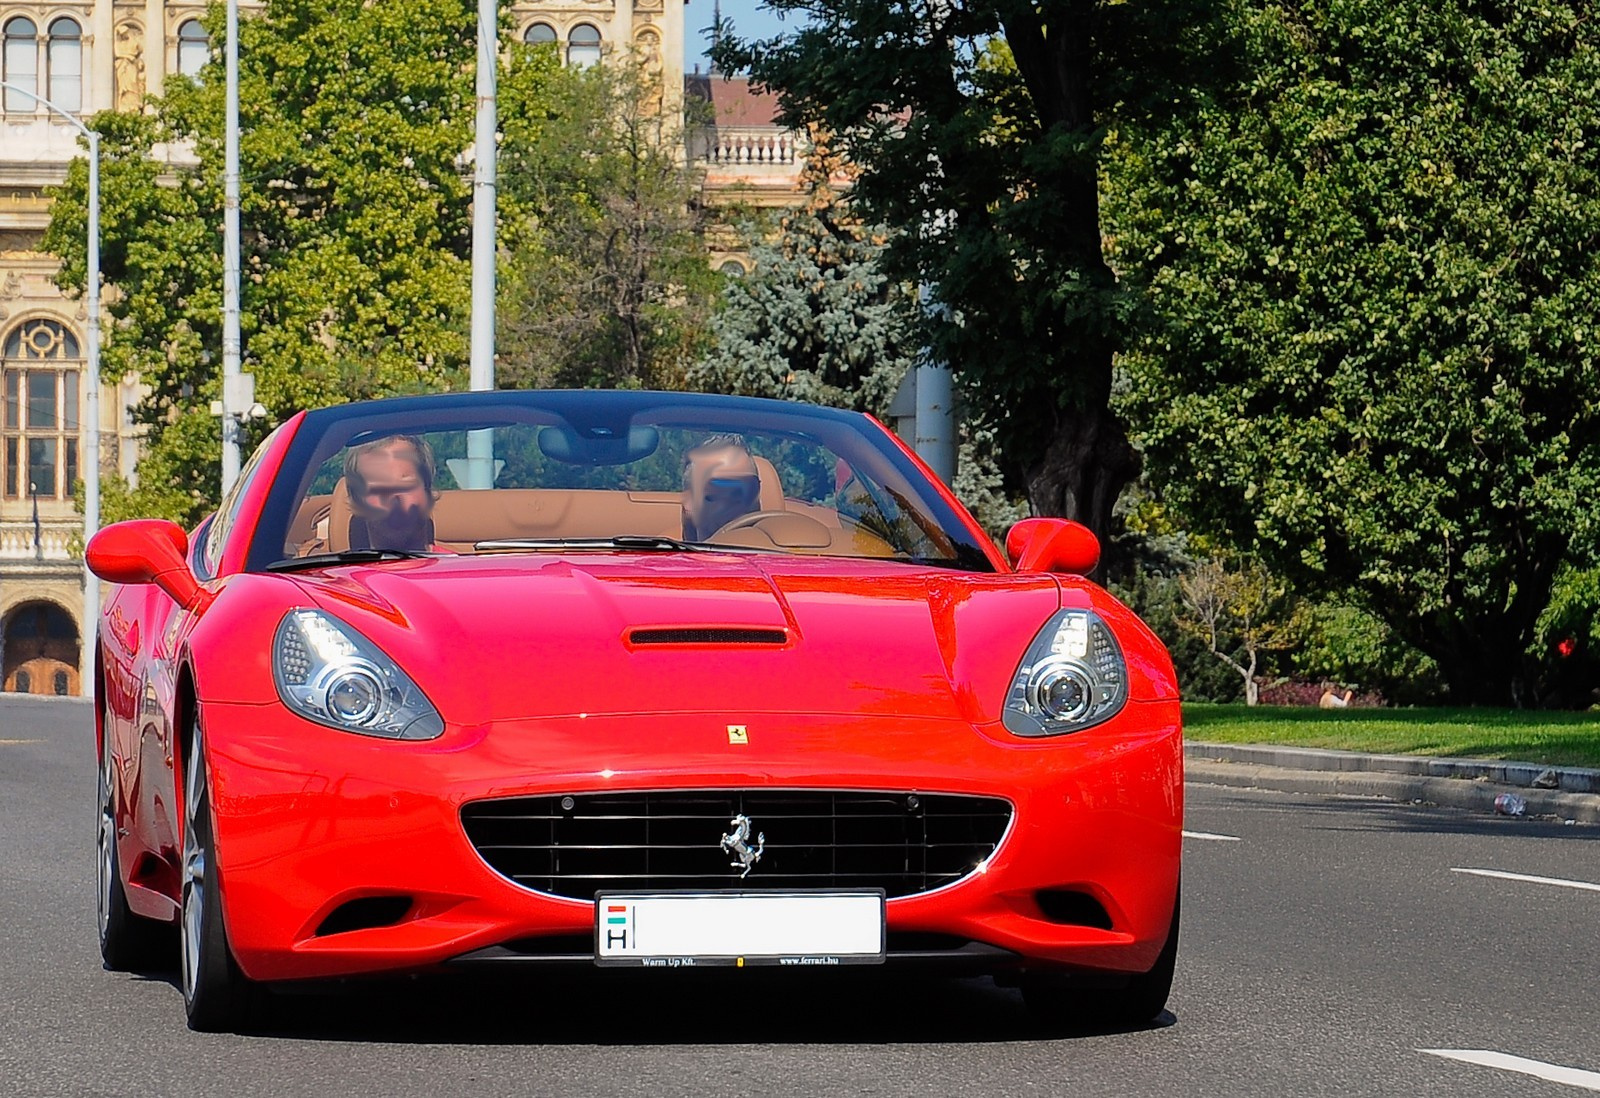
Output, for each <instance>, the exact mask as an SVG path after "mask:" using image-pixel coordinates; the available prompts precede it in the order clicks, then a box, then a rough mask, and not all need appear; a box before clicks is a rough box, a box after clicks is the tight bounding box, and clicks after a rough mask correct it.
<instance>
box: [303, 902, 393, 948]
mask: <svg viewBox="0 0 1600 1098" xmlns="http://www.w3.org/2000/svg"><path fill="white" fill-rule="evenodd" d="M410 910H411V897H410V896H365V897H362V898H361V899H359V900H351V901H349V902H348V903H343V904H340V905H339V906H338V907H336V908H334V909H333V910H332V911H330V912H329V913H328V917H327V918H326V919H324V920H322V925H321V926H319V927H317V937H319V938H326V937H327V936H328V935H330V934H348V933H349V932H350V931H352V930H375V929H376V928H378V927H381V926H393V925H394V924H395V923H398V922H399V921H400V920H401V919H403V918H405V917H406V914H407V913H408V912H409V911H410Z"/></svg>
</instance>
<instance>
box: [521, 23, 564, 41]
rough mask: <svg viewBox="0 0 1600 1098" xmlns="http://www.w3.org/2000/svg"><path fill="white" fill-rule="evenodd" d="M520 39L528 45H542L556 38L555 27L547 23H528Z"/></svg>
mask: <svg viewBox="0 0 1600 1098" xmlns="http://www.w3.org/2000/svg"><path fill="white" fill-rule="evenodd" d="M522 40H523V41H524V42H526V43H528V45H530V46H543V45H545V44H547V43H550V42H554V41H555V40H556V29H555V28H554V27H552V26H551V25H550V24H549V23H530V24H529V25H528V29H527V30H525V31H523V32H522Z"/></svg>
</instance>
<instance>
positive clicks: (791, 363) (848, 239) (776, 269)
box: [688, 205, 918, 416]
mask: <svg viewBox="0 0 1600 1098" xmlns="http://www.w3.org/2000/svg"><path fill="white" fill-rule="evenodd" d="M890 235H891V233H890V230H888V229H887V228H885V227H883V226H869V225H861V224H859V223H857V222H855V221H853V220H852V219H851V218H850V217H849V216H848V214H847V213H846V211H845V208H844V207H843V206H842V205H840V206H834V207H832V208H829V209H822V210H818V211H816V212H811V211H809V210H808V211H800V212H796V213H793V214H790V215H788V216H786V217H784V218H783V219H782V220H781V221H780V223H779V227H778V232H777V233H776V234H769V233H766V232H763V231H762V228H761V226H759V225H755V226H750V227H748V228H747V229H746V237H747V240H746V246H747V248H748V250H749V255H750V258H751V260H752V261H753V263H754V267H755V269H754V271H753V273H752V274H751V275H750V276H749V277H747V278H741V279H731V280H729V282H728V284H727V287H726V289H725V291H724V303H723V307H722V309H721V311H720V312H719V313H718V314H717V315H716V316H715V318H713V320H712V322H711V337H712V345H711V350H710V352H709V353H708V354H707V355H706V356H705V358H703V359H702V360H701V361H700V362H699V363H698V364H696V365H695V367H694V368H693V369H691V370H690V371H689V377H688V381H689V384H690V385H692V386H694V387H695V388H699V389H705V390H707V391H711V392H725V393H739V394H742V395H746V396H764V397H777V398H782V399H786V400H805V401H813V402H816V403H819V404H829V405H833V406H835V407H846V408H859V409H861V410H863V411H868V412H872V413H873V414H874V415H878V416H882V415H884V414H886V413H887V411H888V408H889V402H890V400H891V399H892V398H893V397H894V392H895V389H896V387H897V386H899V384H900V381H901V379H902V378H903V377H904V376H905V373H906V371H907V370H908V369H910V368H911V366H912V365H913V363H914V362H915V359H916V356H917V353H918V345H917V340H916V322H917V304H916V299H915V296H914V293H913V292H912V291H910V290H909V289H908V288H907V287H906V286H905V285H904V284H902V283H898V282H893V281H891V280H890V279H889V277H888V275H886V274H885V273H884V271H883V266H882V257H883V251H884V247H885V245H886V242H887V240H888V239H889V237H890Z"/></svg>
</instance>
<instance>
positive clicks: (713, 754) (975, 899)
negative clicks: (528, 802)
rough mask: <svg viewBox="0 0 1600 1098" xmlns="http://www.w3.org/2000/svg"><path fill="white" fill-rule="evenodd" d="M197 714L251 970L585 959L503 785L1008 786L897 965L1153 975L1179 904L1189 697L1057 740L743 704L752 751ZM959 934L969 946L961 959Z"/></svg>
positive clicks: (641, 720) (606, 735)
mask: <svg viewBox="0 0 1600 1098" xmlns="http://www.w3.org/2000/svg"><path fill="white" fill-rule="evenodd" d="M202 719H203V720H204V722H205V732H206V737H207V740H206V743H207V750H208V754H209V756H210V762H211V766H212V770H213V782H214V783H215V784H214V790H215V796H214V811H215V814H216V836H217V844H218V850H217V855H216V857H217V862H218V867H219V872H220V874H221V881H222V887H223V900H224V909H225V913H226V919H227V927H228V932H229V938H230V941H231V945H232V947H233V950H234V953H235V955H236V957H237V959H238V961H239V964H240V966H241V968H242V969H243V970H244V972H245V974H246V975H248V976H251V977H253V978H255V979H260V980H289V979H309V978H327V977H337V976H347V975H356V974H362V973H377V972H386V971H406V970H418V969H426V968H432V967H435V966H438V965H442V964H445V963H447V962H452V961H472V962H477V963H498V962H506V963H529V961H530V960H548V961H553V962H558V961H561V960H568V961H570V960H571V959H572V958H574V957H578V958H582V957H583V950H582V948H581V944H580V939H581V938H582V937H583V936H585V935H591V934H592V933H593V927H594V907H593V904H592V903H590V902H582V901H577V900H571V899H563V898H558V897H553V896H548V895H545V894H542V893H538V892H534V891H530V890H528V889H526V888H523V887H521V886H519V885H517V884H515V883H513V882H512V881H510V880H508V879H506V878H505V877H502V876H501V875H500V874H498V873H496V872H495V871H494V870H492V869H491V868H490V867H489V866H488V864H486V863H485V861H484V860H483V859H482V858H481V857H480V856H479V855H478V853H477V851H476V850H475V849H474V848H473V846H472V844H471V843H470V842H469V840H468V838H467V835H466V833H465V831H464V829H463V826H462V822H461V817H460V810H461V807H462V805H463V804H465V803H467V802H470V801H478V800H482V799H486V798H497V797H516V796H531V795H537V794H550V793H588V792H616V791H622V790H673V789H766V790H770V789H783V788H791V789H801V788H804V789H836V790H896V791H908V792H910V791H919V792H924V793H932V792H938V793H958V794H970V795H981V796H988V797H999V798H1004V799H1006V800H1009V801H1010V802H1011V803H1012V805H1013V806H1014V812H1015V814H1014V818H1013V821H1012V824H1011V827H1010V829H1009V831H1008V832H1007V834H1006V836H1005V838H1004V840H1003V841H1002V843H1001V844H1000V846H999V848H998V849H997V850H996V851H995V853H994V855H993V856H992V857H991V858H990V859H989V861H988V862H987V864H986V865H985V866H984V867H983V868H982V870H981V871H980V872H977V873H974V874H972V875H970V876H968V877H966V878H964V879H963V880H961V881H960V882H958V883H956V884H953V885H950V886H947V887H944V888H941V889H937V890H935V891H932V892H928V893H924V894H919V895H912V896H905V897H900V898H894V899H891V900H890V901H889V902H888V904H887V919H888V933H889V936H890V942H891V955H893V954H895V953H896V952H898V953H901V954H904V955H906V956H910V955H912V954H925V953H934V954H946V955H949V956H951V957H954V956H957V955H961V956H964V957H965V961H963V964H964V965H967V966H968V967H974V966H975V967H978V968H1002V967H1011V966H1014V965H1018V964H1020V965H1024V966H1035V965H1037V966H1070V967H1076V968H1083V969H1094V970H1100V971H1106V972H1140V971H1144V970H1146V969H1148V968H1150V966H1151V965H1152V964H1153V963H1154V962H1155V959H1156V955H1157V953H1158V952H1159V951H1160V949H1161V946H1162V944H1163V942H1164V940H1165V938H1166V936H1167V932H1168V928H1169V924H1170V920H1171V916H1172V912H1173V905H1174V901H1175V898H1176V890H1177V883H1178V869H1179V857H1180V849H1181V827H1182V816H1183V784H1182V745H1181V732H1180V718H1179V712H1178V704H1177V702H1176V701H1171V702H1144V703H1140V702H1130V703H1129V704H1128V705H1127V707H1126V708H1125V709H1124V711H1123V712H1122V713H1120V714H1119V715H1118V716H1117V717H1116V718H1114V719H1113V720H1112V721H1110V722H1107V723H1106V724H1104V725H1101V726H1100V727H1098V728H1095V729H1091V730H1088V731H1086V732H1079V733H1075V734H1072V735H1070V736H1065V737H1059V738H1055V739H1051V740H1022V739H1019V738H1017V737H1013V736H1011V735H1010V734H1009V733H1007V732H1005V730H1004V729H1003V728H1001V727H1000V726H999V725H995V726H992V727H988V728H981V729H974V728H973V727H972V726H970V725H967V724H962V723H959V722H954V721H931V720H925V719H891V718H883V717H870V718H862V717H855V716H834V715H829V716H803V717H801V716H792V715H785V714H750V715H745V716H743V717H741V720H742V721H743V722H744V724H745V727H746V729H747V731H748V740H749V742H748V743H743V744H732V743H730V742H729V740H730V736H729V735H728V731H727V725H726V723H725V721H724V720H723V718H722V717H721V716H716V715H706V714H688V715H683V714H673V715H669V716H652V717H612V716H607V717H587V718H578V717H574V718H563V719H558V720H520V721H506V722H501V723H495V724H489V725H482V726H476V727H467V728H463V727H450V728H448V729H447V730H446V732H445V735H444V736H442V737H441V738H440V739H438V740H434V741H430V742H427V743H399V742H392V741H385V740H377V739H371V738H367V737H362V736H356V735H351V734H347V733H342V732H337V731H334V730H331V729H326V728H322V727H319V726H316V725H312V724H308V723H307V722H305V721H302V720H300V719H299V718H296V717H294V716H292V715H291V714H289V713H287V712H286V711H284V710H283V709H282V708H280V707H275V706H256V705H225V704H211V705H207V706H204V707H203V710H202ZM714 838H715V837H713V841H714ZM758 875H759V871H758V872H757V874H756V876H758ZM742 883H743V884H744V885H745V886H746V887H748V886H749V885H750V884H751V883H752V882H751V881H748V880H746V881H744V882H742ZM729 884H730V885H732V884H733V881H732V880H730V882H729ZM1062 890H1066V891H1074V892H1080V893H1085V894H1087V895H1089V896H1092V897H1093V898H1094V899H1095V900H1096V901H1098V903H1099V904H1100V905H1101V906H1102V907H1103V908H1104V910H1105V912H1106V913H1107V914H1108V915H1109V917H1110V923H1111V928H1110V929H1109V930H1107V929H1099V928H1096V927H1092V926H1084V925H1079V924H1077V923H1073V922H1063V921H1061V919H1060V917H1059V915H1058V917H1056V918H1052V917H1050V916H1049V915H1047V914H1046V911H1045V909H1044V908H1041V906H1040V898H1039V894H1040V893H1041V892H1046V891H1062ZM386 898H387V900H388V903H389V905H390V906H389V907H388V908H385V907H384V905H383V903H381V902H380V903H378V904H377V905H375V906H374V907H372V908H370V909H371V910H380V911H381V910H388V911H391V912H392V911H396V910H403V912H404V913H403V914H402V915H399V916H397V921H394V922H392V923H389V924H388V925H380V926H362V927H361V928H359V929H346V930H340V929H339V927H340V926H341V920H342V919H343V913H348V912H350V911H362V910H368V909H364V908H362V906H361V905H359V904H357V905H356V906H355V907H351V906H350V905H351V902H352V901H372V900H378V901H384V900H385V899H386ZM401 900H404V901H405V903H404V904H402V903H400V901H401ZM336 913H340V916H339V917H337V918H334V919H333V920H332V922H331V924H330V916H335V915H336ZM387 917H388V916H384V918H387ZM343 922H344V923H348V922H349V920H343ZM356 922H357V923H360V922H361V920H360V919H357V920H356ZM330 926H331V928H332V929H331V930H330ZM934 941H938V942H939V943H941V944H940V945H939V947H938V948H937V949H928V948H923V947H925V946H927V945H928V943H930V942H934ZM897 942H899V943H908V944H907V945H906V946H905V947H904V948H901V949H899V950H896V949H895V948H894V943H897ZM961 942H968V943H974V945H973V946H972V947H971V948H962V949H956V950H954V951H952V949H951V945H952V944H953V943H954V944H959V943H961ZM929 959H932V958H929Z"/></svg>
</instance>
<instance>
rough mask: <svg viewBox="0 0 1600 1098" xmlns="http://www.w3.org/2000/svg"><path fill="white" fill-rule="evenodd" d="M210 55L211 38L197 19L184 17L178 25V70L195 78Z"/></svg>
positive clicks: (196, 78)
mask: <svg viewBox="0 0 1600 1098" xmlns="http://www.w3.org/2000/svg"><path fill="white" fill-rule="evenodd" d="M210 56H211V39H210V38H209V37H207V35H206V29H205V28H204V27H202V26H201V25H200V20H198V19H185V20H184V21H183V23H182V24H180V25H179V27H178V72H180V73H182V74H183V75H184V76H188V77H191V78H193V79H195V80H198V79H199V78H200V69H201V68H202V67H203V66H204V65H205V63H206V59H207V58H209V57H210Z"/></svg>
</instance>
